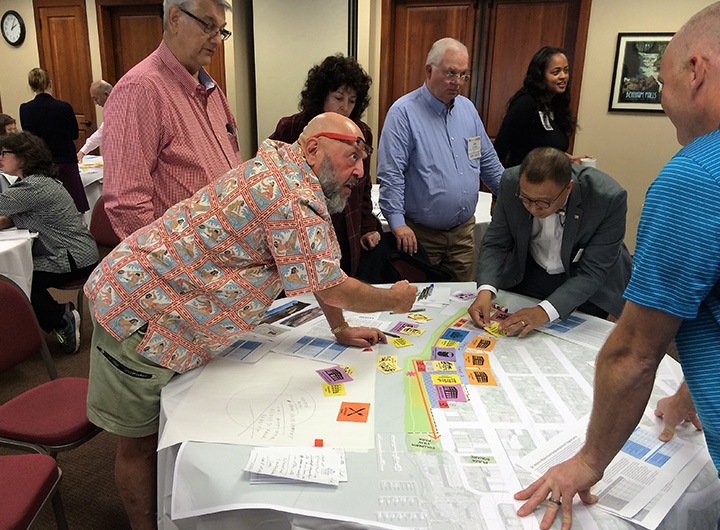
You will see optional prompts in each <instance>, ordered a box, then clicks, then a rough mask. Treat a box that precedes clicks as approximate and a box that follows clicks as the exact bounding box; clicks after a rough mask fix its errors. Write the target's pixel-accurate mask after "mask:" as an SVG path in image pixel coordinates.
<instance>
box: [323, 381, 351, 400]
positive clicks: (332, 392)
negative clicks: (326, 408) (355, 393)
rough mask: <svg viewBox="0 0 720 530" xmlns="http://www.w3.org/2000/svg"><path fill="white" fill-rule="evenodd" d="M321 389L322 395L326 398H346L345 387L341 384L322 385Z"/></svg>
mask: <svg viewBox="0 0 720 530" xmlns="http://www.w3.org/2000/svg"><path fill="white" fill-rule="evenodd" d="M322 388H323V394H325V395H326V396H327V397H331V396H347V392H345V385H344V384H342V383H339V384H337V385H328V384H324V385H323V386H322Z"/></svg>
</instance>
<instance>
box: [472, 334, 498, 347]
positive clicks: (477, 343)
mask: <svg viewBox="0 0 720 530" xmlns="http://www.w3.org/2000/svg"><path fill="white" fill-rule="evenodd" d="M496 342H497V339H492V338H490V337H483V336H482V335H478V336H477V337H475V338H474V339H473V340H472V341H471V342H470V344H468V346H467V349H468V350H482V351H491V350H492V349H493V347H494V346H495V343H496Z"/></svg>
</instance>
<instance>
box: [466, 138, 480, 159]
mask: <svg viewBox="0 0 720 530" xmlns="http://www.w3.org/2000/svg"><path fill="white" fill-rule="evenodd" d="M480 140H481V139H480V136H476V137H475V138H468V158H469V159H470V160H476V159H478V158H480V157H481V156H482V143H481V141H480Z"/></svg>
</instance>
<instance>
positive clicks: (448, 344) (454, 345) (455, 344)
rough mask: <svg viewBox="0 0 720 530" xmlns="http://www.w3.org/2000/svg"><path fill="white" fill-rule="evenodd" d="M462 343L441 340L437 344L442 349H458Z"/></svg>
mask: <svg viewBox="0 0 720 530" xmlns="http://www.w3.org/2000/svg"><path fill="white" fill-rule="evenodd" d="M459 344H460V343H459V342H458V341H456V340H450V339H440V340H439V341H438V343H437V345H438V346H440V347H441V348H457V347H458V345H459Z"/></svg>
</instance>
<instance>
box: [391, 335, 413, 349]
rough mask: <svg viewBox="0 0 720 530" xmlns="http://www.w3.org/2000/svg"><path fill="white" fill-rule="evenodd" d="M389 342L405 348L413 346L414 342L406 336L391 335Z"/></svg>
mask: <svg viewBox="0 0 720 530" xmlns="http://www.w3.org/2000/svg"><path fill="white" fill-rule="evenodd" d="M388 342H389V343H390V344H392V345H393V346H395V347H396V348H404V347H405V346H412V345H413V343H412V342H410V341H409V340H407V339H406V338H405V337H391V338H389V339H388Z"/></svg>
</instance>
